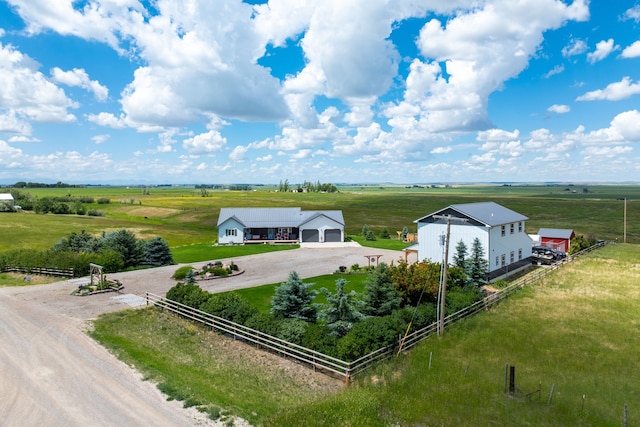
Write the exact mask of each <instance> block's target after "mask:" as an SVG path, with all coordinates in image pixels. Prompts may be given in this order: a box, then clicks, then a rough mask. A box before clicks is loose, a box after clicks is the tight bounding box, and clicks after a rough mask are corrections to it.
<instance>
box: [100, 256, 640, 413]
mask: <svg viewBox="0 0 640 427" xmlns="http://www.w3.org/2000/svg"><path fill="white" fill-rule="evenodd" d="M639 257H640V247H639V246H635V245H615V246H610V247H606V248H604V249H601V250H598V251H596V252H594V253H592V254H589V255H587V256H585V257H584V258H582V259H579V260H578V261H576V262H574V263H573V264H569V265H567V266H565V267H563V268H562V269H561V270H560V271H558V272H556V273H553V274H552V275H550V276H549V277H548V278H546V279H545V280H544V281H543V282H541V283H539V284H537V285H534V286H532V287H530V288H527V289H524V290H522V291H521V292H519V293H517V294H515V295H514V296H513V297H511V298H510V299H509V300H507V301H505V302H504V303H502V304H500V305H498V306H497V307H496V308H494V309H492V310H490V311H488V312H486V313H483V314H480V315H477V316H475V317H473V318H470V319H467V320H465V321H463V322H461V323H459V324H457V325H454V326H453V327H452V328H451V329H449V330H447V331H446V333H445V336H444V337H443V338H435V337H434V338H430V339H428V340H426V341H425V342H423V343H422V344H420V345H419V346H417V347H416V348H414V349H413V350H411V351H410V352H408V353H407V354H405V355H403V356H401V357H399V358H397V359H393V360H390V361H388V362H386V363H383V364H380V365H378V366H377V367H375V368H374V369H373V370H371V371H370V372H367V373H366V375H362V376H360V377H358V378H357V379H356V380H355V381H354V384H353V385H352V386H351V387H349V388H347V389H345V390H342V391H336V390H339V389H340V387H339V386H338V387H336V386H335V384H334V387H333V388H332V387H328V386H327V387H318V380H317V379H315V377H314V378H313V379H311V377H307V378H306V379H305V378H304V375H302V374H298V375H286V374H287V373H288V372H290V369H289V366H288V365H287V363H288V362H287V361H285V360H280V362H278V363H276V364H274V365H269V366H265V364H264V363H262V362H261V361H262V360H263V359H264V358H265V357H267V356H266V354H265V353H261V352H257V353H256V352H253V351H248V350H247V349H250V347H247V346H243V348H244V349H245V350H244V351H239V352H232V351H229V348H230V346H231V345H236V344H237V345H241V344H240V343H236V342H234V341H231V340H227V339H225V338H222V337H220V336H218V335H216V334H212V333H210V332H207V331H204V330H202V329H200V328H197V327H195V326H193V325H191V324H189V323H187V322H184V321H182V320H179V319H176V318H173V317H171V316H167V315H165V314H163V313H160V312H157V311H155V310H128V311H124V312H120V313H115V314H109V315H105V316H102V317H100V318H99V319H98V320H97V321H96V322H95V332H94V333H93V336H94V337H95V338H96V339H98V340H99V341H100V342H102V343H103V344H104V345H106V346H107V347H109V348H111V349H112V350H113V351H114V352H116V354H118V355H119V357H121V358H123V359H124V360H125V361H127V362H128V363H130V364H132V365H133V366H135V367H136V368H137V369H139V370H141V371H142V372H143V373H144V374H145V375H146V376H147V378H149V379H151V380H154V381H157V382H159V383H161V384H164V383H168V384H170V385H171V387H169V390H180V392H179V393H177V396H178V397H180V398H182V399H191V400H189V401H190V402H194V401H196V402H198V403H199V404H200V405H202V407H203V408H224V410H225V411H228V413H233V414H237V415H239V416H242V417H244V418H246V419H248V420H250V421H251V422H253V423H255V424H262V425H308V426H323V425H326V426H334V425H353V426H359V425H362V426H365V425H366V426H378V425H379V426H386V425H443V426H484V425H486V426H490V425H491V426H493V425H536V426H559V425H566V426H576V425H583V426H596V425H598V426H600V425H620V424H621V423H622V420H623V411H624V405H625V404H628V405H629V406H628V416H629V419H630V420H632V419H638V417H640V406H638V404H637V402H638V400H639V399H638V397H639V396H638V390H640V377H638V375H637V372H638V370H639V369H640V362H638V360H639V358H638V348H640V336H638V334H637V330H638V326H639V323H640V321H639V320H638V319H639V318H640V316H638V314H639V312H640V309H638V308H637V307H638V306H637V301H638V300H639V299H640V298H639V297H640V288H638V287H637V283H638V281H639V279H640V264H638V262H637V260H638V259H639ZM240 356H243V357H240ZM245 356H246V357H245ZM506 364H510V365H513V366H515V367H516V383H517V386H518V390H519V392H520V394H518V395H517V396H515V397H511V396H508V395H506V394H505V392H504V391H505V390H504V381H505V365H506ZM307 374H308V375H312V374H313V373H312V372H310V371H309V372H307ZM552 386H553V387H554V393H553V395H551V387H552ZM536 390H540V391H539V392H537V393H533V394H531V395H530V396H529V397H524V395H525V394H526V393H530V392H534V391H536ZM550 396H551V402H550V403H549V397H550ZM185 401H186V400H185Z"/></svg>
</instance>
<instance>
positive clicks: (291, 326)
mask: <svg viewBox="0 0 640 427" xmlns="http://www.w3.org/2000/svg"><path fill="white" fill-rule="evenodd" d="M308 326H309V323H307V322H305V321H304V320H300V319H282V321H281V322H280V328H279V330H278V335H277V337H278V338H280V339H283V340H285V341H289V342H292V343H294V344H298V345H299V344H301V343H302V339H303V338H304V334H305V333H306V332H307V327H308Z"/></svg>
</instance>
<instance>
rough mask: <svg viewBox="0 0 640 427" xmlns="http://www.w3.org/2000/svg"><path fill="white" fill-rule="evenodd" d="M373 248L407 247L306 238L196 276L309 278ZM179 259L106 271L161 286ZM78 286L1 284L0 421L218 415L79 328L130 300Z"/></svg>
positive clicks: (210, 286) (132, 421)
mask: <svg viewBox="0 0 640 427" xmlns="http://www.w3.org/2000/svg"><path fill="white" fill-rule="evenodd" d="M372 255H376V256H377V255H380V257H379V261H380V262H386V263H390V262H392V261H397V260H399V259H401V257H402V256H403V254H402V252H400V251H390V250H378V249H371V248H364V247H360V246H347V247H323V248H317V247H303V248H300V249H295V250H291V251H282V252H272V253H268V254H261V255H250V256H246V257H238V258H234V259H232V260H233V261H234V262H235V263H236V264H237V265H238V266H239V267H240V268H241V269H243V270H244V273H243V274H241V275H238V276H233V277H229V278H225V279H215V280H210V281H206V282H201V283H200V284H201V286H202V287H203V288H204V289H207V290H209V291H211V292H225V291H229V290H233V289H240V288H247V287H253V286H257V285H262V284H266V283H277V282H283V281H286V279H287V277H288V275H289V272H291V271H297V272H298V274H299V275H300V277H301V278H308V277H312V276H317V275H321V274H329V273H332V272H334V271H335V270H336V269H337V268H338V267H339V266H340V265H346V266H351V265H353V264H355V263H357V264H359V265H361V266H362V265H368V264H369V262H370V258H369V257H370V256H372ZM220 261H223V262H228V261H231V259H223V260H220ZM203 264H205V263H204V262H203V263H193V264H191V265H193V266H194V267H196V268H199V267H200V266H202V265H203ZM178 267H179V266H175V265H174V266H168V267H161V268H155V269H149V270H139V271H132V272H125V273H117V274H113V275H109V278H111V279H118V280H120V281H121V282H122V283H123V284H124V289H123V291H122V293H123V294H134V295H137V296H144V295H145V292H151V293H154V294H158V295H165V294H166V292H167V291H168V290H169V289H170V288H171V287H172V286H173V285H174V284H175V280H173V279H171V275H172V274H173V272H174V271H175V270H176V269H177V268H178ZM77 286H78V280H69V281H61V282H56V283H52V284H48V285H38V286H28V287H20V288H3V289H0V343H2V345H0V377H1V378H2V382H3V385H2V387H0V414H1V416H2V421H1V422H0V425H23V426H36V425H38V426H40V425H48V426H86V425H93V426H113V425H129V426H142V425H145V426H146V425H175V426H193V425H214V423H213V422H211V421H209V420H207V419H206V418H205V416H204V415H203V414H200V413H198V412H197V411H196V410H195V409H193V408H190V409H189V410H186V409H183V408H182V405H181V403H180V402H175V401H173V402H168V401H167V400H166V398H165V397H164V396H163V395H162V394H161V393H160V391H159V390H158V389H157V388H156V387H155V385H153V384H152V383H150V382H148V381H143V380H142V378H141V376H140V374H138V373H137V372H136V371H135V370H134V369H132V368H131V367H129V366H127V365H125V364H124V363H122V362H120V361H119V360H118V359H116V358H115V357H114V356H113V355H111V354H110V353H109V352H108V351H107V350H106V349H104V348H103V347H101V346H100V345H98V344H97V343H96V342H95V341H93V340H92V339H91V338H90V337H89V336H88V335H87V334H86V333H85V331H86V328H87V326H88V323H87V321H88V320H91V319H94V318H96V317H97V316H98V315H100V314H101V313H106V312H112V311H118V310H122V309H126V308H128V306H127V305H126V304H123V303H121V302H119V301H117V300H114V299H113V297H114V296H115V295H116V294H114V293H104V294H99V295H91V296H86V297H78V296H72V295H70V293H71V291H73V290H74V289H75V288H76V287H77Z"/></svg>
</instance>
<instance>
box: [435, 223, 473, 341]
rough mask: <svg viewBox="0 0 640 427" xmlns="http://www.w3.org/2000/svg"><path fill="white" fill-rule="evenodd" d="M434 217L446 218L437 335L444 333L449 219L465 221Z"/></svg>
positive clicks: (449, 234)
mask: <svg viewBox="0 0 640 427" xmlns="http://www.w3.org/2000/svg"><path fill="white" fill-rule="evenodd" d="M433 217H434V218H436V219H446V220H447V232H446V234H445V238H444V258H443V259H442V275H441V277H440V290H439V292H438V311H439V313H438V314H439V315H438V328H437V329H438V335H442V334H443V333H444V317H445V304H446V295H447V274H448V270H449V239H450V237H451V220H452V219H453V220H455V221H460V222H466V221H467V219H465V218H453V217H452V216H451V215H434V216H433Z"/></svg>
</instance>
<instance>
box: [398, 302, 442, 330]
mask: <svg viewBox="0 0 640 427" xmlns="http://www.w3.org/2000/svg"><path fill="white" fill-rule="evenodd" d="M436 313H437V311H436V305H435V304H434V303H427V304H420V305H419V306H417V307H405V308H403V309H400V310H397V311H395V312H393V314H392V316H393V317H397V318H399V319H401V321H402V322H404V323H405V324H407V325H408V324H409V322H411V331H416V330H418V329H422V328H425V327H427V326H429V325H431V324H432V323H433V322H435V321H436Z"/></svg>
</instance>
